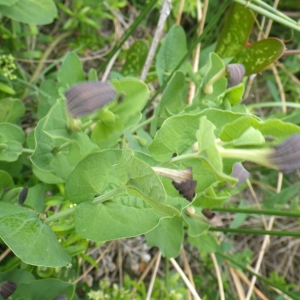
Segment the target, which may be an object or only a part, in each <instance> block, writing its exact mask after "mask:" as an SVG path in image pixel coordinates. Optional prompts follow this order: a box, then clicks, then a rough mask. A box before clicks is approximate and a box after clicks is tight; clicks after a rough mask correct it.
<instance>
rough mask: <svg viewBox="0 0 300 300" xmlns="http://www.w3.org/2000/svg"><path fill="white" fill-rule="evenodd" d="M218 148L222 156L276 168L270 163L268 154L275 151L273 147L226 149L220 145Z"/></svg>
mask: <svg viewBox="0 0 300 300" xmlns="http://www.w3.org/2000/svg"><path fill="white" fill-rule="evenodd" d="M217 148H218V151H219V153H220V155H221V156H222V158H233V159H242V160H247V161H251V162H254V163H256V164H259V165H262V166H265V167H267V168H274V166H273V165H272V164H270V163H269V162H268V159H267V157H268V155H270V154H272V153H273V150H272V149H271V148H265V149H249V150H246V149H225V148H223V147H221V146H218V145H217Z"/></svg>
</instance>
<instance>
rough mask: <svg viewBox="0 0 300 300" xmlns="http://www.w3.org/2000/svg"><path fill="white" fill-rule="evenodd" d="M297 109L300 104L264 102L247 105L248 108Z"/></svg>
mask: <svg viewBox="0 0 300 300" xmlns="http://www.w3.org/2000/svg"><path fill="white" fill-rule="evenodd" d="M282 106H286V107H295V108H300V103H294V102H285V103H282V102H264V103H254V104H249V105H247V108H261V107H282Z"/></svg>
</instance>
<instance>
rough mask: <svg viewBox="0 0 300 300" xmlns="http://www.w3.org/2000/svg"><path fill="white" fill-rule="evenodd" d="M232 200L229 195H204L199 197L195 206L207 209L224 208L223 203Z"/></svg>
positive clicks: (194, 203) (195, 201) (194, 202)
mask: <svg viewBox="0 0 300 300" xmlns="http://www.w3.org/2000/svg"><path fill="white" fill-rule="evenodd" d="M230 198H231V194H229V193H226V192H224V193H222V194H221V193H219V194H218V195H207V194H202V195H199V196H198V197H197V198H196V199H195V200H194V201H193V205H194V206H200V207H205V208H213V207H218V206H222V204H223V203H225V202H226V201H227V200H229V199H230Z"/></svg>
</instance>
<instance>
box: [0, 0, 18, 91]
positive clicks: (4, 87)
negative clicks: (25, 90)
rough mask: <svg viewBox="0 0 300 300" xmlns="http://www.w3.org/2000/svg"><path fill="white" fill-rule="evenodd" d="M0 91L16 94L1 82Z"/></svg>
mask: <svg viewBox="0 0 300 300" xmlns="http://www.w3.org/2000/svg"><path fill="white" fill-rule="evenodd" d="M1 6H2V5H0V12H1ZM0 91H2V92H4V93H6V94H10V95H14V94H15V93H16V92H15V90H14V89H13V88H12V87H10V86H9V85H8V84H5V83H3V82H0Z"/></svg>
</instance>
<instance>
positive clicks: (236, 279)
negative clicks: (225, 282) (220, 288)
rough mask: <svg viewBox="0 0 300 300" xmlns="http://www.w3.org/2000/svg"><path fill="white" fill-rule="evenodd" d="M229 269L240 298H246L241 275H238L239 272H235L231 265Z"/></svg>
mask: <svg viewBox="0 0 300 300" xmlns="http://www.w3.org/2000/svg"><path fill="white" fill-rule="evenodd" d="M229 271H230V275H231V277H232V279H233V282H234V285H235V288H236V291H237V294H238V296H239V299H240V300H245V292H244V289H243V286H242V283H241V280H240V277H239V276H237V274H236V273H235V272H234V269H233V268H232V267H231V266H229Z"/></svg>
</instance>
